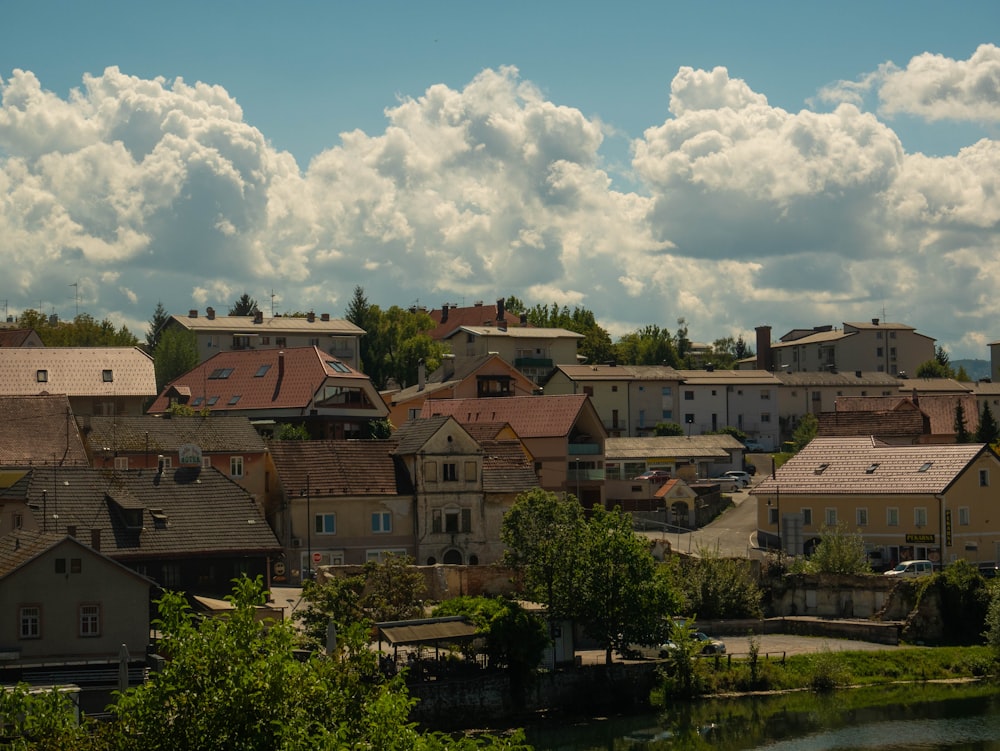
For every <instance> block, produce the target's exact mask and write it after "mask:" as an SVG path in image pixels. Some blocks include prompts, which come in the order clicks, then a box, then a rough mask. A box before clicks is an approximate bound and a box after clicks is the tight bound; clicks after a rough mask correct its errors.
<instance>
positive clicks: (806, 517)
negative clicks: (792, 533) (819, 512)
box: [802, 508, 813, 527]
mask: <svg viewBox="0 0 1000 751" xmlns="http://www.w3.org/2000/svg"><path fill="white" fill-rule="evenodd" d="M812 523H813V510H812V509H811V508H804V509H802V526H803V527H809V526H812Z"/></svg>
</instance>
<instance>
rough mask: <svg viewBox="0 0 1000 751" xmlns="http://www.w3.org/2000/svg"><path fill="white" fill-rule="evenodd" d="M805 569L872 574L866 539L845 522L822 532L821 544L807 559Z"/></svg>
mask: <svg viewBox="0 0 1000 751" xmlns="http://www.w3.org/2000/svg"><path fill="white" fill-rule="evenodd" d="M804 569H805V571H807V572H810V573H817V574H870V573H871V570H872V569H871V565H870V564H869V563H868V555H867V553H865V539H864V537H862V536H861V535H860V534H857V533H854V532H849V531H848V530H847V527H846V526H844V525H843V524H840V525H837V526H836V527H835V528H832V529H831V528H827V529H825V530H823V531H822V532H821V533H820V541H819V545H817V546H816V550H815V551H814V552H813V554H812V556H811V557H810V558H809V560H808V561H806V563H805V566H804Z"/></svg>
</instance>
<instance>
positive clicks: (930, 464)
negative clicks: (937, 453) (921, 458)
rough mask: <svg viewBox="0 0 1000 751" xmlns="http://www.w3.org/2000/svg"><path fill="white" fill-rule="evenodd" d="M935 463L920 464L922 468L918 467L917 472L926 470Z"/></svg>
mask: <svg viewBox="0 0 1000 751" xmlns="http://www.w3.org/2000/svg"><path fill="white" fill-rule="evenodd" d="M933 464H934V462H924V463H923V464H921V465H920V469H918V470H917V472H926V471H927V470H929V469H930V468H931V466H932V465H933Z"/></svg>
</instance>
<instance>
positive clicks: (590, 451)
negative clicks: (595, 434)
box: [567, 443, 601, 456]
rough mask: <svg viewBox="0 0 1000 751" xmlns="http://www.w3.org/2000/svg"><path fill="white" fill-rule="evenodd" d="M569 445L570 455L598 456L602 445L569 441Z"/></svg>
mask: <svg viewBox="0 0 1000 751" xmlns="http://www.w3.org/2000/svg"><path fill="white" fill-rule="evenodd" d="M567 447H568V449H569V450H568V452H567V453H568V454H569V455H570V456H596V455H599V454H600V453H601V447H600V445H599V444H597V443H569V444H567Z"/></svg>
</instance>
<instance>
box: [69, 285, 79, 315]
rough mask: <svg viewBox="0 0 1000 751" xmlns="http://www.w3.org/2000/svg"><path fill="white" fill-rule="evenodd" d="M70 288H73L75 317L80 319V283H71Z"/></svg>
mask: <svg viewBox="0 0 1000 751" xmlns="http://www.w3.org/2000/svg"><path fill="white" fill-rule="evenodd" d="M69 286H70V287H73V288H74V289H73V297H74V298H75V299H76V317H77V318H79V317H80V282H73V283H72V284H71V285H69Z"/></svg>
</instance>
